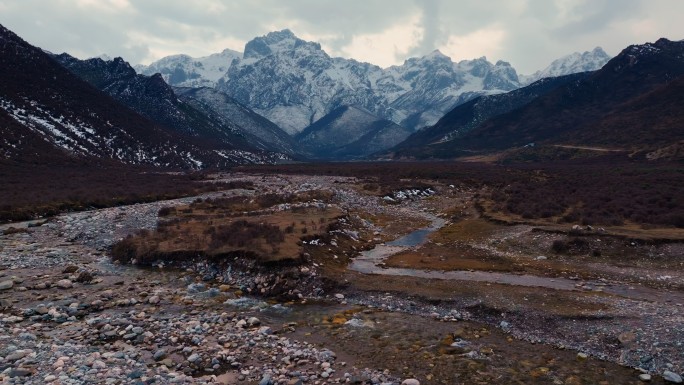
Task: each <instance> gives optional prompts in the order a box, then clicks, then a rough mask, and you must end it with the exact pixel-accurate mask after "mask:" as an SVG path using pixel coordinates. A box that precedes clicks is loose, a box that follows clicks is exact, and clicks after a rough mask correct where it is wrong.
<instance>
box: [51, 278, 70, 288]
mask: <svg viewBox="0 0 684 385" xmlns="http://www.w3.org/2000/svg"><path fill="white" fill-rule="evenodd" d="M55 285H56V286H57V287H59V288H62V289H70V288H71V287H73V286H74V284H73V282H71V281H70V280H68V279H60V280H59V281H57V283H55Z"/></svg>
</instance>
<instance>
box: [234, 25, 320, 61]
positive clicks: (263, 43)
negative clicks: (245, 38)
mask: <svg viewBox="0 0 684 385" xmlns="http://www.w3.org/2000/svg"><path fill="white" fill-rule="evenodd" d="M300 47H307V48H309V49H313V50H320V49H321V45H320V44H318V43H314V42H307V41H304V40H302V39H300V38H298V37H297V36H295V34H294V33H292V31H290V30H289V29H284V30H282V31H277V32H270V33H268V34H267V35H265V36H261V37H257V38H254V39H252V40H251V41H249V42H248V43H247V44H246V45H245V53H244V58H245V59H260V58H263V57H266V56H269V55H272V54H276V53H280V52H291V51H294V50H295V49H297V48H300Z"/></svg>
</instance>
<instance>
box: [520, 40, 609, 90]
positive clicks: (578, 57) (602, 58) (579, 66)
mask: <svg viewBox="0 0 684 385" xmlns="http://www.w3.org/2000/svg"><path fill="white" fill-rule="evenodd" d="M610 59H611V56H610V55H608V54H607V53H606V52H605V51H604V50H603V48H601V47H596V48H594V49H593V50H591V51H585V52H583V53H579V52H575V53H572V54H570V55H566V56H563V57H562V58H559V59H556V60H554V61H553V62H551V64H549V65H548V66H547V67H546V68H544V69H543V70H539V71H537V72H535V73H533V74H532V75H529V76H524V75H523V76H520V80H521V83H522V84H523V85H527V84H532V83H534V82H536V81H537V80H539V79H542V78H549V77H556V76H564V75H570V74H574V73H578V72H587V71H596V70H598V69H600V68H601V67H603V66H604V65H605V64H606V63H608V60H610Z"/></svg>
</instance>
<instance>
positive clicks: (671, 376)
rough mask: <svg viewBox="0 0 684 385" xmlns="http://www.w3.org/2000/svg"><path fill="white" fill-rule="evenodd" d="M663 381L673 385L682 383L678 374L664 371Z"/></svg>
mask: <svg viewBox="0 0 684 385" xmlns="http://www.w3.org/2000/svg"><path fill="white" fill-rule="evenodd" d="M663 379H664V380H665V381H667V382H672V383H675V384H681V383H682V376H680V375H679V374H677V373H675V372H672V371H669V370H666V371H664V372H663Z"/></svg>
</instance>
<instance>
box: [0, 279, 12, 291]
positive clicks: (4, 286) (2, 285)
mask: <svg viewBox="0 0 684 385" xmlns="http://www.w3.org/2000/svg"><path fill="white" fill-rule="evenodd" d="M13 286H14V281H13V280H11V279H8V280H6V281H2V282H0V290H9V289H11V288H12V287H13Z"/></svg>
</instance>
